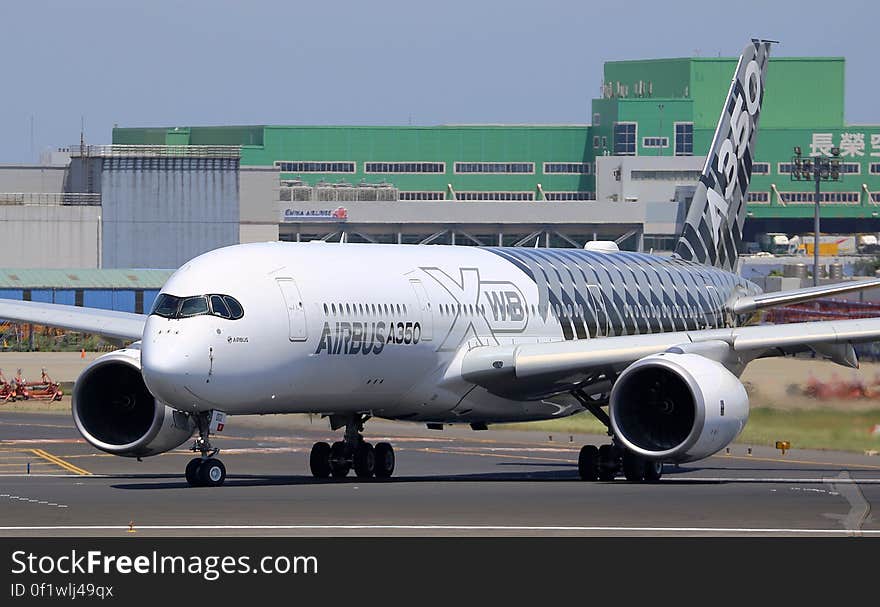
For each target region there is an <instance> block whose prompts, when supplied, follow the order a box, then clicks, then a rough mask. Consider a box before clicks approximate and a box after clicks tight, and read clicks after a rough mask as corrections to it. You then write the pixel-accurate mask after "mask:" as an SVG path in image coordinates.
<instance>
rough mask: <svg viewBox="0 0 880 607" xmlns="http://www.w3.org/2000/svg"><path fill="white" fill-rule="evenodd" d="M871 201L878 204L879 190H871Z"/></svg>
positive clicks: (879, 200)
mask: <svg viewBox="0 0 880 607" xmlns="http://www.w3.org/2000/svg"><path fill="white" fill-rule="evenodd" d="M871 202H873V203H874V204H880V192H871Z"/></svg>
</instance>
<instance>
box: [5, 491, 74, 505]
mask: <svg viewBox="0 0 880 607" xmlns="http://www.w3.org/2000/svg"><path fill="white" fill-rule="evenodd" d="M4 497H5V498H6V499H10V500H18V501H20V502H27V503H28V504H41V505H46V506H56V507H58V508H67V505H65V504H56V503H54V502H41V501H40V500H35V499H32V498H30V497H22V496H21V495H12V494H10V493H2V494H0V498H4Z"/></svg>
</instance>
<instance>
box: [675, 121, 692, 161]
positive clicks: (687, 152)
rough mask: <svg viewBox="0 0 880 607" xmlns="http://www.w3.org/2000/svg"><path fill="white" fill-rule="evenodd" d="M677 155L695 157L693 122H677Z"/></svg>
mask: <svg viewBox="0 0 880 607" xmlns="http://www.w3.org/2000/svg"><path fill="white" fill-rule="evenodd" d="M675 155H676V156H693V155H694V123H693V122H676V123H675Z"/></svg>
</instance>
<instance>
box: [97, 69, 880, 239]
mask: <svg viewBox="0 0 880 607" xmlns="http://www.w3.org/2000/svg"><path fill="white" fill-rule="evenodd" d="M735 65H736V59H735V58H703V57H694V58H681V59H652V60H639V61H614V62H607V63H605V67H604V85H603V87H602V96H601V98H599V99H593V100H592V108H591V109H592V111H591V116H592V124H590V125H444V126H383V127H372V126H366V127H365V126H229V127H227V126H220V127H196V126H192V127H175V128H115V129H114V131H113V143H114V144H135V145H142V144H157V145H240V146H241V164H242V167H246V166H249V165H250V166H258V167H274V168H276V169H277V170H278V179H279V187H280V189H281V192H282V194H281V200H282V201H283V200H291V201H297V200H308V199H309V197H311V200H316V199H317V200H329V199H328V198H320V197H318V198H316V196H318V195H316V194H315V193H314V190H315V188H322V187H323V188H325V189H326V188H328V187H331V186H333V185H334V184H335V185H342V186H349V187H353V188H357V187H358V186H360V187H361V188H364V187H365V186H370V187H372V188H373V189H378V190H379V191H386V190H387V191H388V192H391V194H387V193H386V194H384V195H390V196H393V198H394V199H395V200H401V201H410V200H432V201H440V200H449V201H465V202H466V201H482V200H498V201H536V202H542V201H548V202H553V201H581V202H582V204H583V205H584V211H583V212H584V213H585V214H588V213H589V209H590V206H589V205H590V204H591V202H592V201H595V200H597V197H598V198H599V200H602V199H603V197H604V198H606V199H607V200H610V201H618V200H619V201H620V202H621V204H623V203H624V202H625V201H626V200H634V198H630V196H629V195H622V194H618V193H616V192H617V191H618V190H616V189H615V188H617V187H618V186H617V185H616V184H613V183H604V182H603V180H608V181H613V180H616V181H621V177H620V172H619V170H618V171H616V172H615V173H614V175H615V177H613V178H611V177H610V176H609V175H610V173H609V174H608V175H603V174H602V173H601V172H599V173H598V174H597V157H607V156H611V157H614V158H620V159H621V161H622V162H624V161H626V157H638V159H639V167H640V168H641V169H642V170H638V171H635V172H634V174H633V175H632V176H630V175H629V174H626V175H624V177H623V181H624V182H625V181H626V180H627V179H629V178H630V177H632V179H641V180H643V181H647V182H650V181H652V180H653V181H656V183H643V184H641V185H642V186H644V187H641V188H640V189H639V196H641V197H642V199H643V200H651V199H653V200H662V201H669V200H671V199H672V197H673V190H674V188H675V186H677V185H687V184H693V182H694V174H695V167H698V166H699V164H700V162H699V157H701V156H702V155H703V154H704V153H705V151H706V150H707V148H708V145H709V142H710V139H711V137H712V134H713V132H714V128H715V124H716V121H717V119H718V115H719V112H720V107H721V104H722V102H723V100H724V97H725V95H726V93H727V90H728V88H729V85H730V79H731V76H732V74H733V71H734V68H735ZM844 72H845V60H844V59H843V58H842V57H777V58H774V59H771V62H770V66H769V68H768V75H767V92H766V99H765V103H764V107H763V112H762V116H761V122H760V132H759V134H758V143H757V149H756V163H755V170H754V175H753V180H752V185H751V188H750V203H749V213H750V217H751V218H752V219H751V220H750V222H748V223H747V229H748V233H747V238H748V237H749V236H751V235H754V233H756V232H760V231H780V232H789V233H795V232H800V231H808V230H809V218H811V217H812V214H813V207H812V194H811V192H812V184H811V183H798V182H793V181H792V180H791V179H790V174H789V172H790V162H791V156H792V153H793V148H794V147H795V146H799V147H800V148H801V149H802V150H803V153H804V154H805V155H820V154H829V153H830V151H831V148H832V147H838V148H839V149H840V152H841V161H842V173H843V178H842V180H841V181H840V182H837V183H825V184H823V194H822V200H821V203H822V206H823V218H824V219H827V220H828V221H827V222H826V223H825V224H824V227H825V228H826V229H827V230H828V231H841V232H855V231H869V230H874V231H876V230H877V229H878V228H880V222H876V225H874V224H875V222H869V223H867V224H866V223H865V221H864V220H865V219H871V218H877V217H878V206H877V205H878V204H880V125H870V126H867V125H848V124H847V123H846V122H845V120H844V84H845V78H844ZM585 101H586V100H585ZM694 155H696V156H697V157H698V158H690V157H692V156H694ZM652 157H669V158H668V159H666V160H663V161H657V167H658V170H656V171H650V170H644V169H645V168H650V167H651V162H652V161H651V160H650V159H651V158H652ZM676 158H679V159H680V160H681V166H678V165H677V164H676ZM600 164H602V165H603V166H606V165H608V162H607V161H606V160H603V161H602V162H601V163H600ZM621 166H624V165H621ZM597 182H598V183H597ZM620 187H624V186H620ZM286 189H289V190H290V192H287V193H285V190H286ZM618 189H619V188H618ZM609 192H611V193H609ZM298 196H300V197H299V198H298ZM382 196H383V194H379V199H380V200H385V199H387V198H382ZM340 200H343V199H342V198H340Z"/></svg>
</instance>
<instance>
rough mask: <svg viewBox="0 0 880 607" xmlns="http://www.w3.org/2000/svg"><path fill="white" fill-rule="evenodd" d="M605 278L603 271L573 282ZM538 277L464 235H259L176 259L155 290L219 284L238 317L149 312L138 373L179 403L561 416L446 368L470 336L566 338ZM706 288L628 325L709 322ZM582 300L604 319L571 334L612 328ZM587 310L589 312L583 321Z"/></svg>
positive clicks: (190, 290) (482, 341) (184, 406)
mask: <svg viewBox="0 0 880 607" xmlns="http://www.w3.org/2000/svg"><path fill="white" fill-rule="evenodd" d="M593 255H606V254H601V253H594V254H593ZM607 255H632V254H625V253H619V254H617V253H612V254H607ZM641 257H644V258H647V257H649V256H641ZM654 259H657V258H654ZM652 263H653V262H652ZM657 263H664V262H662V260H661V261H658V262H657ZM679 263H680V264H681V263H685V262H679ZM688 268H691V266H688ZM699 271H700V272H702V270H699ZM706 271H710V270H706ZM689 272H690V273H691V274H694V275H695V276H696V272H697V271H696V270H694V271H691V270H689ZM728 276H729V275H728ZM700 280H701V279H699V278H696V279H695V281H696V282H697V283H699V282H700ZM646 281H647V279H646ZM594 282H597V283H599V282H600V281H599V280H596V281H594ZM572 284H573V285H574V283H572ZM646 284H647V283H646ZM626 286H628V285H625V287H626ZM551 287H552V285H551ZM574 287H575V288H576V287H577V285H574ZM613 288H614V285H613V284H612V283H610V282H609V283H608V284H605V285H602V284H597V285H585V286H584V288H583V289H581V290H582V291H584V292H585V293H592V289H595V290H597V291H600V290H605V291H609V290H611V289H613ZM679 288H680V285H679ZM712 288H714V287H712ZM540 290H541V289H540V287H539V286H538V285H537V284H536V282H535V280H533V278H532V277H530V276H528V275H527V274H526V273H525V272H524V271H523V270H522V269H521V268H520V267H517V265H515V264H514V263H511V262H510V261H509V260H507V259H505V258H504V257H503V256H501V255H499V254H496V253H493V252H491V251H489V250H485V249H479V248H475V247H446V246H398V245H355V244H350V245H340V244H328V243H303V244H293V243H264V244H255V245H240V246H235V247H229V248H225V249H219V250H216V251H212V252H210V253H206V254H204V255H202V256H200V257H198V258H196V259H194V260H192V261H190V262H189V263H187V264H186V265H184V266H183V267H182V268H180V269H179V270H178V271H177V272H175V273H174V275H173V276H172V277H171V278H170V279H169V280H168V282H167V283H166V284H165V286H164V287H163V289H162V292H163V293H166V294H170V295H174V296H178V297H187V296H193V295H205V294H222V295H231V296H233V297H235V298H236V299H237V300H238V301H239V302H240V303H241V306H242V308H243V310H244V314H243V316H242V317H241V318H239V319H238V320H230V319H226V318H220V317H218V316H214V315H209V314H206V315H197V316H192V317H188V318H164V317H161V316H157V315H151V316H149V318H148V320H147V323H146V326H145V330H144V335H143V340H142V346H141V347H142V354H141V362H142V369H143V375H144V380H145V382H146V384H147V387H148V388H149V390H150V392H152V393H153V395H154V396H156V397H157V398H159V399H160V400H162V401H164V402H166V403H167V404H169V405H171V406H173V407H175V408H178V409H181V410H185V411H203V410H209V409H218V410H222V411H225V412H226V413H230V414H244V413H293V412H319V413H347V412H369V413H371V414H373V415H376V416H380V417H388V418H399V419H410V420H427V421H449V422H452V421H460V422H493V421H516V420H529V419H544V418H548V417H555V416H563V415H567V414H570V413H573V412H575V411H577V410H579V407H577V406H576V405H575V404H574V402H571V403H566V402H565V401H560V402H547V401H522V400H511V399H508V398H503V397H500V396H496V395H494V394H491V393H489V392H487V391H486V390H484V389H483V388H480V387H475V386H474V385H473V384H471V383H469V382H466V381H463V380H462V379H460V376H459V373H458V372H457V366H456V365H457V364H460V360H461V357H462V356H463V354H464V353H465V352H466V351H467V350H468V349H469V348H472V347H475V346H479V345H497V344H525V343H539V342H549V341H561V340H563V339H566V338H571V335H568V334H567V333H566V332H564V331H563V328H562V322H561V319H560V317H561V316H563V317H564V316H566V315H568V316H577V315H578V310H577V309H576V308H577V307H578V306H577V304H575V305H574V308H575V309H574V310H572V307H571V306H569V308H568V310H567V311H566V309H565V308H566V306H565V304H564V303H563V304H562V309H561V310H560V309H559V305H558V304H557V305H556V306H555V308H554V304H553V303H551V302H549V301H548V300H547V298H546V295H545V296H542V294H541V293H540ZM545 290H546V289H545ZM709 294H710V295H711V294H712V291H711V290H710V291H709ZM594 295H595V294H594ZM723 295H724V294H720V295H719V298H718V302H719V303H718V306H720V302H721V301H722V300H721V296H723ZM606 296H607V297H610V296H611V295H610V294H609V293H606ZM597 300H601V294H599V295H597V296H595V297H594V299H593V300H592V301H594V302H595V301H597ZM706 301H707V302H709V303H707V304H706V306H707V307H711V308H712V310H709V309H705V310H704V309H700V310H697V309H696V307H694V309H692V310H685V309H684V307H685V306H681V308H682V309H677V308H676V309H673V306H669V307H668V309H667V308H665V307H662V306H653V307H650V306H649V307H647V308H646V307H645V306H638V305H636V306H632V309H630V310H629V315H630V316H631V317H632V318H631V320H632V326H631V327H630V329H631V330H632V329H633V328H634V329H635V330H636V331H638V330H639V328H642V329H643V331H642V332H657V331H662V330H674V329H681V328H686V327H688V326H693V327H698V326H704V325H705V324H706V323H707V322H710V321H708V320H707V319H709V318H710V313H711V314H712V317H711V318H712V320H711V322H710V324H711V323H715V324H717V323H718V322H720V320H719V319H720V317H721V316H720V314H716V312H717V310H715V309H714V308H715V307H716V306H715V303H714V299H712V298H707V299H706ZM588 304H589V302H587V307H589V306H588ZM596 307H597V310H598V308H599V307H602V308H603V312H604V313H605V317H604V320H603V321H602V322H603V323H604V328H601V327H600V329H598V331H599V333H597V335H585V336H584V337H585V338H589V337H591V336H598V335H599V334H619V333H620V331H622V330H625V327H620V328H618V329H617V332H616V333H615V329H614V327H613V324H614V323H613V322H612V320H611V319H610V312H609V311H608V310H604V305H601V304H597V306H596ZM588 313H589V311H587V310H583V309H582V310H581V311H580V314H581V315H586V314H588ZM661 314H668V316H669V318H661V317H660V316H661ZM652 317H653V318H652ZM601 318H602V317H601V316H600V315H599V313H598V312H596V315H595V319H597V320H596V322H599V320H598V319H601ZM582 325H583V323H582ZM583 326H586V325H583ZM571 332H572V331H571V330H569V331H568V333H571Z"/></svg>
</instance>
